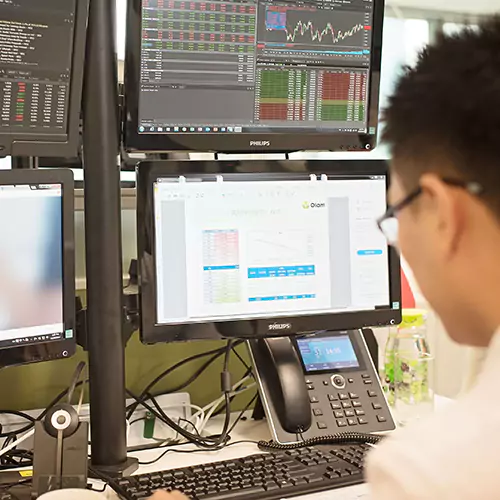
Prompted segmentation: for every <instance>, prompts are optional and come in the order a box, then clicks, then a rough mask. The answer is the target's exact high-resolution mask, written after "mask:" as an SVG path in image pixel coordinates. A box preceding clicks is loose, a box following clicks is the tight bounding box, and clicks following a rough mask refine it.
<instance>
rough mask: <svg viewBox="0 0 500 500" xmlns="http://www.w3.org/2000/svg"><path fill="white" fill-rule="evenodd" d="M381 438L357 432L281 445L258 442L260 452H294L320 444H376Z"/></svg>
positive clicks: (273, 442)
mask: <svg viewBox="0 0 500 500" xmlns="http://www.w3.org/2000/svg"><path fill="white" fill-rule="evenodd" d="M382 439H383V436H380V435H378V434H362V433H359V432H343V433H339V434H331V435H329V436H319V437H315V438H310V439H306V440H304V441H301V442H300V443H291V444H281V443H276V442H275V441H259V448H260V449H261V450H296V449H298V448H304V447H308V446H318V445H320V444H354V443H360V444H378V443H379V442H380V441H381V440H382Z"/></svg>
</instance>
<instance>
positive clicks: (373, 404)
mask: <svg viewBox="0 0 500 500" xmlns="http://www.w3.org/2000/svg"><path fill="white" fill-rule="evenodd" d="M372 407H373V409H374V410H381V409H382V405H381V404H380V403H372Z"/></svg>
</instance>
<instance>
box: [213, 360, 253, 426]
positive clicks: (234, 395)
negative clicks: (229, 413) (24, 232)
mask: <svg viewBox="0 0 500 500" xmlns="http://www.w3.org/2000/svg"><path fill="white" fill-rule="evenodd" d="M233 352H234V350H233ZM251 373H252V369H251V368H248V369H247V371H246V372H245V374H244V375H243V379H242V380H246V379H249V378H250V375H251ZM252 385H253V384H252ZM241 392H244V391H241ZM239 395H240V392H234V393H233V395H232V396H231V403H232V402H233V400H234V399H235V398H236V396H239ZM223 411H224V408H219V409H218V410H216V411H215V412H214V413H213V416H214V417H216V416H217V415H220V414H221V413H222V412H223Z"/></svg>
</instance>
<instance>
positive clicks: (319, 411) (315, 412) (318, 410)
mask: <svg viewBox="0 0 500 500" xmlns="http://www.w3.org/2000/svg"><path fill="white" fill-rule="evenodd" d="M313 415H314V416H315V417H321V415H323V410H322V409H321V408H314V410H313Z"/></svg>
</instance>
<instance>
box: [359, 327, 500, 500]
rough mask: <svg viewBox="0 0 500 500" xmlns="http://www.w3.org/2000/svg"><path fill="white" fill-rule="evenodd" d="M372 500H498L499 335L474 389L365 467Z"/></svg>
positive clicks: (387, 444) (398, 437)
mask: <svg viewBox="0 0 500 500" xmlns="http://www.w3.org/2000/svg"><path fill="white" fill-rule="evenodd" d="M366 474H367V481H368V484H369V487H370V490H371V497H370V498H371V499H372V500H492V499H500V329H499V330H497V332H496V334H495V336H494V337H493V339H492V341H491V343H490V346H489V348H488V354H487V356H486V360H485V364H484V367H483V370H482V372H481V374H480V375H479V377H478V379H477V382H476V384H475V386H473V388H472V389H471V390H470V391H469V393H468V394H466V395H464V396H463V397H461V398H459V399H458V400H457V401H456V402H454V403H453V404H451V405H450V406H449V407H448V408H446V409H445V410H444V411H441V412H439V413H435V414H433V415H432V416H431V417H430V418H428V419H424V420H422V421H420V422H418V423H416V424H413V425H409V426H408V427H405V428H403V429H399V430H397V431H395V432H394V434H393V435H391V437H389V438H387V439H386V440H384V441H383V442H382V444H381V445H380V446H378V447H377V448H376V449H375V450H374V451H373V452H371V453H370V454H369V455H368V457H367V461H366Z"/></svg>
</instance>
